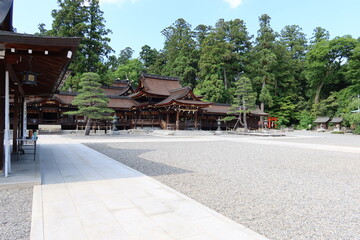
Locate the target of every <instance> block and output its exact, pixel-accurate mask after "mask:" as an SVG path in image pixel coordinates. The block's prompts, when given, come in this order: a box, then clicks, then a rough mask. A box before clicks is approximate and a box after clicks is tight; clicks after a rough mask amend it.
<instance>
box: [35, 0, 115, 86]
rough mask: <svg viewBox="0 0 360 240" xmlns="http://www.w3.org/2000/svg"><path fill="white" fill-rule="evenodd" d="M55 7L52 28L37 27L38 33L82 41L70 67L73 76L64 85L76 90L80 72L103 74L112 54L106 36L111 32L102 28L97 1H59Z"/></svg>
mask: <svg viewBox="0 0 360 240" xmlns="http://www.w3.org/2000/svg"><path fill="white" fill-rule="evenodd" d="M58 5H59V9H56V10H53V11H52V13H51V15H52V17H53V23H52V28H51V29H50V30H48V31H46V30H45V25H44V24H40V25H39V30H40V34H41V35H45V34H46V35H50V36H60V37H80V38H82V41H81V44H80V46H79V48H78V50H77V52H76V54H75V58H74V60H73V61H72V63H71V65H70V69H71V70H72V76H71V77H70V78H69V79H68V81H67V82H66V83H65V85H64V88H65V90H66V89H68V88H72V89H77V88H78V87H79V82H78V81H79V79H80V76H81V75H82V73H85V72H96V73H98V74H101V75H104V73H106V71H107V67H106V66H105V65H104V62H105V59H106V58H107V57H108V55H109V54H110V53H111V52H112V51H113V50H112V48H111V47H110V46H109V42H110V38H108V37H107V35H108V34H109V33H111V31H110V30H109V29H106V28H105V24H104V23H105V19H104V17H103V12H102V11H101V10H100V6H99V0H58Z"/></svg>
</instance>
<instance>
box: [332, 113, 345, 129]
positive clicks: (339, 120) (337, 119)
mask: <svg viewBox="0 0 360 240" xmlns="http://www.w3.org/2000/svg"><path fill="white" fill-rule="evenodd" d="M343 120H344V119H343V118H342V117H333V118H332V119H331V121H330V123H332V124H333V125H334V131H337V132H339V131H340V129H341V123H342V121H343Z"/></svg>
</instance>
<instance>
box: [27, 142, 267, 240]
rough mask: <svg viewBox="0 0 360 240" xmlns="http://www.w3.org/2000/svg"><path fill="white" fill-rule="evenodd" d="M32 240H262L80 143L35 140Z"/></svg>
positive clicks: (249, 231) (247, 230)
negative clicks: (37, 178)
mask: <svg viewBox="0 0 360 240" xmlns="http://www.w3.org/2000/svg"><path fill="white" fill-rule="evenodd" d="M39 146H40V147H39V155H38V158H39V160H40V165H41V175H42V184H41V185H39V186H35V188H34V200H33V215H32V230H31V239H32V240H38V239H39V240H45V239H46V240H49V239H61V240H63V239H67V240H71V239H74V240H81V239H96V240H100V239H106V240H111V239H116V240H121V239H131V240H135V239H147V240H148V239H154V240H155V239H156V240H160V239H177V240H180V239H184V240H185V239H186V240H195V239H196V240H202V239H207V240H215V239H219V240H220V239H221V240H223V239H226V240H231V239H234V240H242V239H244V240H245V239H246V240H254V239H265V238H264V237H262V236H260V235H258V234H257V233H255V232H253V231H251V230H249V229H247V228H245V227H243V226H241V225H239V224H237V223H235V222H233V221H231V220H229V219H228V218H225V217H224V216H222V215H220V214H218V213H216V212H215V211H213V210H210V209H209V208H207V207H205V206H203V205H201V204H199V203H197V202H195V201H194V200H191V199H189V198H188V197H186V196H184V195H182V194H180V193H178V192H176V191H175V190H173V189H171V188H169V187H167V186H165V185H163V184H161V183H159V182H157V181H155V180H153V179H151V178H150V177H147V176H145V175H143V174H141V173H139V172H137V171H135V170H133V169H130V168H128V167H126V166H124V165H122V164H121V163H119V162H117V161H115V160H113V159H111V158H109V157H106V156H104V155H102V154H101V153H98V152H96V151H94V150H92V149H90V148H88V147H86V146H84V145H82V144H80V143H76V142H75V141H72V140H70V139H68V138H63V137H60V136H41V138H40V140H39Z"/></svg>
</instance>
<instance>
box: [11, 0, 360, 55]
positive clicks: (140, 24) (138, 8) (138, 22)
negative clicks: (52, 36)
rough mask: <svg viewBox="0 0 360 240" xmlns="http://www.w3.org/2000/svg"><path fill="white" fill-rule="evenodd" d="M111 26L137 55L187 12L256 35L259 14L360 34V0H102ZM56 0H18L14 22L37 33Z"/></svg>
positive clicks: (158, 44)
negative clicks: (236, 23) (237, 22)
mask: <svg viewBox="0 0 360 240" xmlns="http://www.w3.org/2000/svg"><path fill="white" fill-rule="evenodd" d="M100 4H101V5H100V6H101V10H102V11H103V12H104V18H105V20H106V27H107V28H109V29H111V30H112V32H113V33H112V34H110V35H109V37H110V38H111V42H110V46H111V47H112V48H113V49H114V50H115V51H116V54H118V53H119V51H120V50H122V49H124V48H126V47H131V48H132V49H133V50H135V53H134V57H137V55H138V53H139V52H140V51H141V47H142V46H144V45H149V46H150V47H152V48H156V49H158V50H159V49H161V48H163V46H164V37H163V36H162V34H161V31H162V30H163V29H164V28H166V27H168V26H171V25H172V24H173V23H174V22H175V21H176V20H177V19H179V18H184V19H185V20H186V21H187V22H188V23H189V24H191V26H192V28H195V27H196V26H197V25H199V24H205V25H211V26H214V25H215V23H216V22H217V21H218V20H219V19H220V18H223V19H225V21H228V20H232V19H236V18H239V19H242V20H244V21H245V23H246V26H247V29H248V32H249V33H250V34H251V35H254V36H256V34H257V30H258V28H259V20H258V18H259V16H261V15H262V14H264V13H266V14H268V15H269V16H270V17H271V26H272V28H273V29H274V30H275V31H277V32H280V31H281V29H283V28H284V27H285V26H286V25H293V24H296V25H299V26H300V27H301V28H302V29H303V32H304V33H305V34H306V35H307V37H309V38H310V37H311V36H312V33H313V29H314V28H316V27H318V26H320V27H323V28H325V29H327V30H328V31H329V32H330V36H331V38H333V37H336V36H344V35H347V34H350V35H352V36H353V37H355V38H358V37H359V36H360V28H359V24H360V14H359V9H360V1H359V0H341V1H340V0H100ZM57 8H58V4H57V1H56V0H14V17H13V18H14V22H13V25H14V27H15V28H16V29H17V32H19V33H29V34H32V33H35V32H37V31H38V28H37V27H38V24H39V23H45V24H46V27H47V28H50V27H51V23H52V17H51V11H52V10H53V9H57Z"/></svg>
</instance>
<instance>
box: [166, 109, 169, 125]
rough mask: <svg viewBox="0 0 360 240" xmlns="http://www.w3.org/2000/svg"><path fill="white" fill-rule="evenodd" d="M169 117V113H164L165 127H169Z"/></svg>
mask: <svg viewBox="0 0 360 240" xmlns="http://www.w3.org/2000/svg"><path fill="white" fill-rule="evenodd" d="M169 120H170V115H169V112H167V113H166V126H167V125H169Z"/></svg>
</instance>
